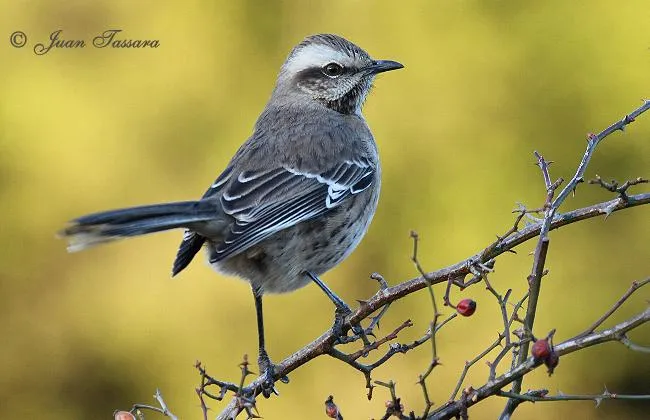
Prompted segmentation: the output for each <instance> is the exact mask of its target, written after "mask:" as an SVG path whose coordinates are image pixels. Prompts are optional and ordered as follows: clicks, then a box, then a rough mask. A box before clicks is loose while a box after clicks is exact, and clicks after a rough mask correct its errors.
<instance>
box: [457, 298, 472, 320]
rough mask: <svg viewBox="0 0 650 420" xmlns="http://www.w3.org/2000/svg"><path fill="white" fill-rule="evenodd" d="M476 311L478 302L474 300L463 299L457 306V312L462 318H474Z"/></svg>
mask: <svg viewBox="0 0 650 420" xmlns="http://www.w3.org/2000/svg"><path fill="white" fill-rule="evenodd" d="M474 311H476V302H475V301H473V300H472V299H463V300H461V301H460V302H458V305H456V312H458V313H459V314H461V315H462V316H472V315H473V314H474Z"/></svg>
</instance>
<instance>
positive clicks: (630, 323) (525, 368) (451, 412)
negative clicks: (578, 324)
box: [427, 309, 650, 419]
mask: <svg viewBox="0 0 650 420" xmlns="http://www.w3.org/2000/svg"><path fill="white" fill-rule="evenodd" d="M648 321H650V309H646V310H645V311H643V312H641V313H639V314H637V315H635V316H633V317H631V318H630V319H627V320H625V321H623V322H621V323H619V324H617V325H615V326H614V327H612V328H609V329H607V330H604V331H600V332H593V333H591V334H589V335H587V336H584V337H576V338H571V339H569V340H566V341H564V342H562V343H560V344H557V345H555V346H554V349H555V351H556V352H557V353H558V354H559V355H565V354H569V353H573V352H575V351H579V350H582V349H584V348H587V347H591V346H595V345H598V344H601V343H605V342H608V341H617V340H619V337H622V336H623V335H624V334H625V333H627V332H628V331H631V330H633V329H635V328H637V327H639V326H640V325H643V324H644V323H646V322H648ZM538 366H539V363H537V362H536V361H535V360H534V358H533V357H529V358H527V359H526V361H525V362H524V363H523V364H520V365H517V366H516V367H515V368H513V369H511V370H509V371H508V372H506V373H504V374H502V375H500V376H498V377H497V378H495V379H494V380H492V381H488V382H487V383H485V384H484V385H482V386H481V387H480V388H477V389H476V390H474V392H473V393H472V395H471V397H470V398H468V399H467V400H466V401H464V402H461V401H452V402H449V403H447V404H445V405H444V406H442V407H440V408H438V409H437V410H434V411H433V412H432V413H430V414H429V416H428V417H427V419H449V418H453V417H455V416H458V415H461V412H462V410H464V409H466V408H467V407H469V406H472V405H474V404H476V403H478V402H480V401H482V400H484V399H485V398H487V397H489V396H491V395H494V394H496V393H497V392H498V391H499V390H501V389H502V388H503V387H505V386H507V385H508V384H510V383H512V382H513V381H515V380H516V379H518V378H521V377H522V376H524V375H526V374H527V373H528V372H530V371H532V370H534V369H536V368H537V367H538Z"/></svg>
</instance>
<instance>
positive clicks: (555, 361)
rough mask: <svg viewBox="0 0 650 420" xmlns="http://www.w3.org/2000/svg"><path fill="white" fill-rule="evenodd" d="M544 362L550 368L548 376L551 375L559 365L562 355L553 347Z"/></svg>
mask: <svg viewBox="0 0 650 420" xmlns="http://www.w3.org/2000/svg"><path fill="white" fill-rule="evenodd" d="M544 364H545V365H546V367H547V368H548V376H551V375H552V374H553V372H554V371H555V368H556V367H557V365H559V364H560V355H558V354H557V353H556V352H555V350H553V349H551V353H550V354H549V355H548V357H547V358H546V360H544Z"/></svg>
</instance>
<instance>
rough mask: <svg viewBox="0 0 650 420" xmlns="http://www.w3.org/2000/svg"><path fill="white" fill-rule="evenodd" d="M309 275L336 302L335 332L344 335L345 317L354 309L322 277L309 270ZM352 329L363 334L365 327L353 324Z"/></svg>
mask: <svg viewBox="0 0 650 420" xmlns="http://www.w3.org/2000/svg"><path fill="white" fill-rule="evenodd" d="M307 276H309V278H310V279H312V281H313V282H314V283H316V284H317V285H318V287H320V288H321V290H322V291H323V292H325V294H326V295H327V297H328V298H330V300H331V301H332V302H333V303H334V306H336V311H335V312H334V327H333V329H334V333H335V334H336V335H337V336H339V337H340V336H342V335H343V325H344V323H345V317H347V316H348V315H350V314H351V313H352V309H350V307H349V306H348V305H347V303H345V302H343V300H342V299H341V298H340V297H338V296H337V295H336V293H334V292H333V291H332V289H330V288H329V287H327V285H326V284H325V283H323V281H322V280H321V279H319V278H318V276H317V275H316V274H314V273H312V272H311V271H307ZM352 331H354V333H355V334H363V328H361V326H360V325H358V324H357V325H353V326H352Z"/></svg>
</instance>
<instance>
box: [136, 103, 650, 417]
mask: <svg viewBox="0 0 650 420" xmlns="http://www.w3.org/2000/svg"><path fill="white" fill-rule="evenodd" d="M648 109H650V101H644V103H643V105H642V106H640V107H639V108H638V109H636V110H635V111H633V112H632V113H630V114H629V115H627V116H625V117H624V118H623V119H621V120H620V121H618V122H616V123H614V124H612V125H611V126H609V127H608V128H607V129H605V130H603V131H602V132H601V133H599V134H597V135H594V134H589V135H588V137H587V148H586V150H585V153H584V155H583V157H582V160H581V162H580V164H579V166H578V168H577V170H576V172H575V174H574V176H573V177H572V178H571V179H570V180H569V181H568V182H567V183H566V185H565V186H564V188H563V189H562V190H561V191H560V192H559V193H557V191H558V190H559V187H560V186H561V184H562V183H563V179H562V178H559V179H557V180H556V181H552V178H551V175H550V172H549V165H550V164H551V163H552V162H550V161H547V160H545V159H544V157H543V156H542V155H541V154H539V153H537V152H535V156H536V158H537V164H538V166H539V167H540V170H541V172H542V177H543V180H544V186H545V190H546V196H545V200H544V204H543V206H542V207H540V208H538V209H534V210H528V209H526V208H525V207H523V206H520V207H519V208H518V209H517V210H515V211H514V212H515V213H517V216H516V219H515V222H514V225H513V226H512V227H511V228H510V229H509V230H508V231H507V232H505V234H504V235H503V236H499V237H497V240H496V241H495V242H493V243H492V244H490V245H488V246H487V247H486V248H484V249H483V250H481V251H480V252H478V253H476V254H475V255H473V256H471V257H469V258H467V259H465V260H463V261H461V262H459V263H457V264H454V265H452V266H449V267H446V268H443V269H440V270H437V271H433V272H426V271H424V269H423V268H422V265H421V264H420V262H419V260H418V240H419V238H418V236H417V234H416V233H415V232H413V233H412V239H413V254H412V258H411V259H412V261H413V263H414V264H415V266H416V268H417V270H418V272H419V273H420V276H419V277H417V278H414V279H411V280H407V281H404V282H402V283H399V284H397V285H395V286H392V287H391V286H389V285H388V283H387V282H386V281H385V280H384V279H383V278H382V277H381V276H380V275H378V274H373V276H372V278H373V279H375V280H377V281H378V282H379V286H380V288H379V290H378V291H377V292H376V293H375V294H374V295H373V296H372V297H370V298H369V299H367V300H364V301H360V302H359V303H360V306H359V308H358V309H357V310H356V311H355V312H354V313H352V314H351V315H350V316H348V318H347V319H346V322H345V325H344V326H343V329H342V334H343V336H338V335H336V334H335V333H334V331H333V330H328V331H326V332H325V333H323V334H322V335H321V336H320V337H318V338H316V339H315V340H314V341H312V342H311V343H309V344H308V345H306V346H304V347H303V348H301V349H299V350H298V351H296V352H295V353H294V354H292V355H290V356H289V357H287V358H286V359H285V360H283V361H281V362H280V363H278V364H277V365H276V369H275V372H274V379H275V380H280V379H281V378H284V377H285V376H286V375H288V374H289V373H291V372H292V371H294V370H295V369H297V368H299V367H301V366H302V365H304V364H306V363H308V362H309V361H311V360H312V359H314V358H316V357H319V356H322V355H330V356H332V357H333V358H336V359H338V360H341V361H343V362H345V363H346V364H348V365H350V366H352V367H353V368H355V369H357V370H359V371H360V372H362V373H363V374H364V376H365V378H366V387H367V388H368V398H370V397H371V396H372V390H373V387H374V386H377V385H379V386H382V387H386V388H388V389H389V391H390V394H391V401H390V404H387V410H386V413H385V414H384V416H383V417H382V418H384V419H388V418H389V417H391V416H394V417H396V418H401V419H424V418H426V419H446V418H451V417H461V418H467V417H468V408H469V407H471V406H473V405H474V404H476V403H478V402H479V401H481V400H483V399H485V398H487V397H490V396H494V395H497V396H501V397H505V398H508V403H507V404H506V407H505V409H504V412H503V413H502V418H504V419H507V418H509V417H510V415H511V414H512V412H513V411H514V410H515V409H516V407H517V406H518V405H519V404H521V403H522V402H526V401H533V402H534V401H558V400H571V399H590V400H594V401H596V402H597V403H599V402H600V401H601V400H603V399H615V398H619V399H648V398H650V396H618V395H616V394H610V393H609V392H608V391H606V392H605V393H603V394H602V395H596V396H584V395H574V396H569V395H558V396H548V395H547V392H546V391H544V390H542V391H529V392H526V393H521V381H522V379H523V377H524V375H526V374H527V373H528V372H530V371H532V370H533V369H535V368H537V367H538V366H539V365H540V361H539V360H535V359H534V358H533V357H528V346H529V343H530V341H531V339H532V337H533V336H532V331H533V326H534V319H535V315H536V313H537V301H538V297H539V294H540V290H541V289H540V286H541V280H542V277H543V276H544V275H546V274H547V270H546V269H545V262H546V255H547V252H548V247H549V244H550V240H549V232H550V231H552V230H554V229H557V228H560V227H562V226H566V225H569V224H572V223H576V222H579V221H582V220H586V219H589V218H592V217H596V216H599V215H605V216H606V217H607V216H609V215H610V214H612V213H614V212H617V211H620V210H623V209H628V208H632V207H636V206H641V205H645V204H650V193H641V194H634V195H630V194H629V193H628V190H629V188H630V187H631V186H633V185H637V184H641V183H645V182H647V181H646V180H645V179H642V178H637V179H634V180H630V181H627V182H625V183H624V184H622V185H620V186H619V185H618V183H616V182H615V181H612V182H611V183H609V182H605V181H603V180H602V179H601V178H600V177H597V178H596V180H594V181H591V183H594V184H598V185H600V186H601V187H603V188H605V189H606V190H608V191H610V192H614V193H616V194H618V197H617V198H615V199H613V200H609V201H606V202H602V203H598V204H595V205H592V206H589V207H584V208H580V209H576V210H573V211H568V212H565V213H559V212H558V209H559V208H560V206H561V205H562V204H563V202H564V201H565V199H566V198H567V197H568V196H569V195H570V194H571V193H572V192H574V191H575V189H576V187H577V185H578V184H579V183H582V182H584V178H583V177H584V174H585V171H586V168H587V165H588V164H589V161H590V160H591V157H592V155H593V153H594V150H595V148H596V147H597V146H598V144H599V143H600V142H601V141H602V140H603V139H604V138H606V137H607V136H608V135H610V134H611V133H613V132H615V131H617V130H621V131H623V129H624V128H625V127H626V126H627V125H628V124H630V123H631V122H633V121H634V119H635V118H636V117H638V116H639V115H641V114H642V113H643V112H645V111H647V110H648ZM531 213H532V214H537V215H541V216H542V218H541V219H535V218H531V219H532V223H529V224H527V225H526V226H524V227H523V228H522V227H520V226H519V225H520V224H521V221H522V220H523V219H524V217H526V216H529V215H530V214H531ZM535 237H538V242H537V246H536V249H535V254H534V255H535V256H534V260H533V266H532V268H531V272H530V275H529V276H528V284H529V291H528V293H526V294H525V295H524V296H523V297H521V298H520V299H519V300H517V301H516V302H515V303H514V304H513V303H511V302H510V299H511V294H512V291H511V290H507V291H506V292H505V293H504V294H503V295H502V294H501V293H499V292H498V291H497V290H496V289H494V288H493V287H492V285H491V284H490V282H489V280H488V273H489V272H491V271H492V269H493V267H494V262H495V258H496V257H498V256H500V255H502V254H504V253H506V252H514V248H516V247H517V246H518V245H521V244H522V243H524V242H526V241H528V240H531V239H533V238H535ZM468 275H471V276H472V277H471V278H470V280H468V281H465V278H466V277H467V276H468ZM481 281H482V282H483V283H484V284H485V286H486V288H487V289H488V290H489V291H490V292H491V294H492V295H493V296H494V297H495V299H496V301H497V303H498V305H499V308H500V310H501V318H502V323H503V329H502V330H501V331H500V332H499V333H498V335H497V338H496V339H495V341H494V342H493V343H492V344H490V345H489V346H488V347H487V348H486V349H485V350H483V351H482V352H480V353H479V354H478V355H477V356H476V357H475V358H474V359H472V360H470V361H468V362H466V365H465V368H464V369H463V372H462V374H461V376H460V378H459V380H458V382H457V383H456V385H455V387H454V391H453V392H452V394H451V397H450V401H448V402H447V403H446V404H444V405H442V406H440V407H439V408H438V409H436V410H433V411H432V408H433V405H434V404H433V402H432V401H431V400H430V398H429V393H428V391H427V387H426V378H427V377H428V376H429V375H430V374H431V372H432V371H433V369H434V368H435V367H436V366H437V365H438V364H439V359H438V355H437V350H436V341H435V336H436V332H437V331H438V330H439V329H440V328H442V327H443V326H445V325H446V324H448V323H449V322H450V321H451V320H453V319H454V318H455V317H456V316H457V315H458V314H457V313H453V314H452V315H450V316H448V317H447V318H445V319H444V320H443V321H442V322H440V323H439V322H438V320H439V317H440V316H441V314H440V313H439V311H438V307H437V303H436V299H435V294H434V289H433V286H434V285H436V284H439V283H443V282H444V283H446V284H447V289H446V293H445V294H444V297H443V301H444V303H445V305H448V306H452V307H453V306H454V305H452V304H451V302H450V299H449V293H450V290H451V287H452V286H457V287H459V288H461V289H463V288H466V287H468V286H470V285H472V284H476V283H479V282H481ZM649 282H650V279H646V280H643V281H639V282H635V283H634V284H633V285H632V287H631V288H630V289H629V290H628V291H627V292H626V293H625V294H624V295H623V296H622V297H621V298H620V299H619V300H618V301H617V302H616V303H615V304H614V306H613V307H612V308H611V309H610V310H609V311H608V312H606V313H605V314H604V315H603V316H602V317H601V318H599V319H598V320H597V321H595V322H594V323H593V324H592V325H591V326H590V327H589V328H587V329H586V330H585V331H584V332H583V333H581V334H580V335H578V336H576V337H574V338H571V339H568V340H566V341H564V342H562V343H560V344H558V345H556V346H554V347H553V349H554V351H555V352H557V354H558V355H564V354H568V353H572V352H575V351H578V350H581V349H584V348H586V347H590V346H593V345H597V344H601V343H604V342H607V341H618V342H620V343H622V344H624V345H625V346H627V347H628V348H630V349H632V350H637V351H641V352H650V348H648V347H644V346H641V345H638V344H635V343H633V342H631V341H630V340H629V338H628V337H627V333H628V332H629V331H631V330H633V329H635V328H637V327H639V326H640V325H642V324H644V323H646V322H648V321H650V308H649V309H646V310H644V311H643V312H641V313H639V314H637V315H636V316H634V317H631V318H629V319H627V320H625V321H623V322H621V323H619V324H617V325H615V326H614V327H612V328H609V329H606V330H604V331H596V329H597V328H598V327H600V326H601V325H602V324H603V323H604V322H605V321H606V320H607V319H609V317H610V316H611V315H612V314H613V313H614V312H615V311H616V310H617V309H618V308H619V307H620V306H621V305H622V304H623V303H624V302H625V301H627V300H628V298H629V297H630V296H631V295H632V294H633V293H634V292H635V291H636V290H638V289H639V288H641V287H642V286H644V285H645V284H647V283H649ZM425 287H426V288H427V289H428V291H429V295H430V297H431V302H432V306H433V317H432V321H431V323H430V325H429V328H428V330H427V331H426V332H425V334H424V335H423V336H422V337H421V338H420V339H418V340H415V341H413V342H412V343H411V344H401V343H392V344H390V345H389V347H388V349H387V350H386V351H385V352H384V354H383V355H381V356H380V357H379V358H378V359H377V360H376V361H374V362H372V363H368V364H362V363H360V362H359V359H360V358H362V357H366V356H368V355H369V354H370V353H371V352H374V351H377V350H379V349H380V347H382V346H383V345H385V344H388V343H389V342H391V341H394V340H396V339H397V338H398V334H399V333H400V332H401V330H403V329H404V328H407V327H410V326H412V323H411V321H410V320H407V321H404V322H403V323H402V324H400V325H399V326H397V327H396V328H394V329H393V330H392V332H391V333H390V334H388V335H385V336H384V337H382V338H378V339H377V338H375V332H374V331H375V329H376V328H377V327H378V325H379V321H380V319H381V318H382V317H383V316H384V315H385V313H386V311H387V310H388V307H389V306H390V304H391V303H392V302H395V301H396V300H399V299H401V298H403V297H404V296H407V295H409V294H412V293H415V292H417V291H419V290H421V289H423V288H425ZM510 306H512V309H510ZM524 308H525V309H526V315H525V317H524V319H521V318H520V317H519V311H520V310H522V309H524ZM509 309H510V310H509ZM364 320H369V321H370V322H369V324H368V326H367V327H366V328H365V329H363V331H362V333H358V334H355V333H353V334H352V335H348V334H349V333H350V332H352V325H360V322H361V321H364ZM515 323H520V324H522V327H521V328H518V329H516V330H513V327H514V324H515ZM512 335H515V336H516V337H517V338H518V339H517V340H515V339H514V338H513V337H512ZM368 337H373V338H374V341H372V342H371V341H369V340H368ZM357 340H362V342H363V348H362V349H361V350H358V351H356V352H353V353H350V354H347V353H345V352H343V351H342V350H340V349H339V348H337V346H340V345H342V344H345V343H351V342H355V341H357ZM426 342H430V343H431V346H432V358H431V362H430V364H429V367H428V368H427V369H426V370H425V372H423V373H422V374H420V375H419V380H418V384H419V385H420V386H421V387H422V392H423V395H424V400H425V404H426V407H425V410H424V413H423V414H422V416H421V417H416V416H415V414H414V413H413V412H411V413H409V415H406V414H404V412H403V405H402V404H401V402H400V399H399V397H398V396H397V393H396V389H395V383H394V382H393V381H387V382H384V381H374V382H373V381H372V380H371V376H370V373H371V372H372V370H373V369H375V368H376V367H378V366H380V365H382V364H383V363H385V362H386V361H388V360H389V359H390V358H391V357H392V356H394V355H395V354H397V353H406V352H407V351H409V350H411V349H413V348H415V347H418V346H420V345H422V344H424V343H426ZM500 345H501V346H502V348H501V350H500V351H499V353H498V354H497V355H496V356H495V358H494V360H492V361H491V362H488V365H489V367H490V371H489V376H488V378H487V382H486V383H485V384H483V385H482V386H480V387H478V388H476V389H475V388H473V387H471V386H470V387H467V388H464V389H462V392H461V395H460V397H458V393H459V392H460V391H461V388H462V386H463V382H464V379H465V376H466V374H467V372H468V371H469V369H470V368H471V367H472V366H473V365H474V364H475V363H477V362H478V361H480V360H482V359H484V358H485V357H486V356H487V355H488V354H490V353H491V352H492V351H493V350H495V349H496V348H497V347H498V346H500ZM509 352H512V353H513V356H514V357H513V361H512V365H511V366H510V368H509V369H508V370H507V371H506V372H505V373H502V374H500V375H499V374H498V373H497V369H498V366H499V364H500V362H501V361H502V360H503V359H504V358H505V356H507V354H508V353H509ZM196 367H197V368H198V370H199V373H200V375H201V385H200V387H199V388H197V390H196V391H197V394H198V396H199V399H200V403H201V408H202V410H203V415H204V418H205V419H207V412H208V408H207V405H206V404H205V400H204V398H205V397H207V398H210V399H214V400H222V399H223V398H224V397H225V396H226V395H228V393H232V394H234V398H232V399H231V401H230V402H229V403H228V405H227V406H226V407H225V408H224V409H223V410H222V412H221V413H220V414H219V415H218V416H217V419H232V418H234V417H236V416H237V415H238V414H239V413H241V412H246V414H247V416H248V418H256V417H257V409H256V406H255V401H256V400H255V399H256V397H257V396H258V395H259V394H260V393H261V391H262V384H263V378H262V377H257V378H255V379H254V380H253V381H252V382H250V383H249V384H248V385H246V386H245V385H244V383H245V380H246V378H247V377H248V376H249V375H251V374H252V372H250V371H249V370H248V362H247V359H246V358H245V359H244V362H243V363H242V364H241V365H240V367H241V370H242V375H241V378H240V382H239V384H234V383H230V382H224V381H219V380H217V379H214V378H213V377H211V376H210V375H208V374H207V372H206V370H205V368H204V367H203V366H202V365H201V364H200V363H198V362H197V366H196ZM510 384H512V385H513V386H512V389H511V391H503V390H502V388H504V387H505V386H507V385H510ZM213 387H216V388H217V390H218V391H217V392H216V393H213V392H210V391H209V390H208V388H213ZM157 395H159V394H157ZM157 400H158V401H159V404H160V406H161V407H160V408H158V407H150V406H146V405H135V406H134V408H133V410H135V409H136V407H138V408H143V409H150V410H153V411H157V412H159V413H162V414H164V415H167V416H168V417H171V418H175V417H174V416H173V414H171V412H169V410H168V409H167V407H166V405H164V402H163V401H162V397H160V399H158V398H157ZM328 401H330V399H328ZM331 404H333V400H332V403H331ZM327 407H328V405H327V402H326V408H327ZM329 407H330V408H332V407H331V405H330V406H329ZM334 407H335V405H334ZM336 411H337V416H338V415H339V414H340V413H338V408H337V409H336ZM328 415H329V414H328Z"/></svg>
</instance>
